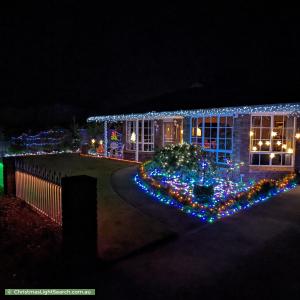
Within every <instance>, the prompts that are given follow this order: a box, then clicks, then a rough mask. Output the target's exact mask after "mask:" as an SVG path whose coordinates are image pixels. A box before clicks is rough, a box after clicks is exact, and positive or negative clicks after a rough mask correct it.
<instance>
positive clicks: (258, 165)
mask: <svg viewBox="0 0 300 300" xmlns="http://www.w3.org/2000/svg"><path fill="white" fill-rule="evenodd" d="M255 116H257V117H261V118H262V117H271V126H270V132H271V133H272V132H273V130H274V128H276V127H274V117H275V116H282V117H285V116H289V117H290V118H293V127H283V130H287V129H290V128H292V129H293V134H292V149H293V153H288V152H284V151H275V150H273V149H272V148H271V147H272V144H273V137H272V135H271V136H270V148H269V151H259V150H257V151H253V150H252V139H251V136H250V138H249V167H258V168H268V167H273V168H293V167H294V166H295V157H296V156H295V151H296V140H295V134H296V123H297V120H296V117H295V116H292V115H291V114H290V113H287V112H273V113H252V114H250V130H249V134H250V132H251V131H252V130H253V128H259V129H260V138H259V140H262V139H261V134H262V129H263V128H268V127H263V126H262V120H261V124H260V126H255V127H253V126H252V117H255ZM270 149H271V150H270ZM271 153H274V154H275V155H280V156H281V164H280V165H276V164H272V159H271V157H270V154H271ZM253 154H258V155H262V154H265V155H269V164H265V165H262V164H260V157H259V164H252V155H253ZM284 154H290V155H291V156H292V158H291V164H290V165H283V164H282V161H283V159H282V157H283V155H284Z"/></svg>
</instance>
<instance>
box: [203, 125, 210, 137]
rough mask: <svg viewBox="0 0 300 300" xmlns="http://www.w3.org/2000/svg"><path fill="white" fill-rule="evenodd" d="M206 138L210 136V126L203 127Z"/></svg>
mask: <svg viewBox="0 0 300 300" xmlns="http://www.w3.org/2000/svg"><path fill="white" fill-rule="evenodd" d="M204 136H205V137H206V138H210V128H206V127H205V135H204Z"/></svg>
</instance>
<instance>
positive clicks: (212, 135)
mask: <svg viewBox="0 0 300 300" xmlns="http://www.w3.org/2000/svg"><path fill="white" fill-rule="evenodd" d="M211 137H212V138H217V128H212V129H211Z"/></svg>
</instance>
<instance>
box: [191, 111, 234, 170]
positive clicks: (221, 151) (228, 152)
mask: <svg viewBox="0 0 300 300" xmlns="http://www.w3.org/2000/svg"><path fill="white" fill-rule="evenodd" d="M213 117H217V126H216V127H212V126H211V125H212V123H211V120H212V118H213ZM222 117H225V118H226V126H220V119H221V118H222ZM227 117H230V118H232V125H231V126H227V124H228V123H227ZM199 118H201V119H202V126H201V132H202V134H201V138H199V137H197V135H196V136H194V135H193V132H196V133H197V130H195V129H194V127H193V124H196V125H197V126H198V120H199ZM205 118H210V126H209V127H207V128H209V130H210V138H209V139H210V141H211V139H212V134H211V132H212V131H211V128H216V129H217V136H216V149H212V148H204V144H205V127H206V126H205V124H206V123H205ZM234 119H235V116H234V114H224V115H223V114H222V115H217V114H208V115H207V114H205V115H196V116H192V117H190V141H191V143H192V144H196V145H199V146H200V147H201V148H202V149H203V150H204V151H207V152H211V153H215V154H216V160H215V161H216V163H217V164H220V165H226V162H224V161H221V160H220V159H219V158H220V154H222V155H224V156H225V157H226V156H228V155H229V159H231V158H232V154H233V145H234V134H233V131H234ZM195 120H196V121H195ZM220 128H222V129H223V128H224V129H225V136H224V138H222V140H224V143H225V149H220ZM227 128H230V129H231V136H230V137H228V138H227V136H226V131H227ZM227 140H231V147H230V149H227V148H226V143H227ZM195 141H196V142H195ZM199 141H201V143H199Z"/></svg>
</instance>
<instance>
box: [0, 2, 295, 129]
mask: <svg viewBox="0 0 300 300" xmlns="http://www.w3.org/2000/svg"><path fill="white" fill-rule="evenodd" d="M8 2H10V1H8ZM23 2H25V1H20V2H11V3H10V4H9V5H10V7H8V6H6V7H1V12H0V16H1V19H0V22H1V23H0V36H1V47H0V69H1V83H0V101H1V112H0V127H4V128H6V130H12V128H13V129H14V130H17V131H18V130H19V131H20V130H25V129H30V128H31V129H37V128H46V127H50V126H54V125H66V124H69V123H70V122H71V119H72V115H76V117H77V118H78V120H79V121H80V122H82V123H83V122H84V120H85V118H86V117H88V116H89V115H95V114H99V115H100V114H114V113H122V112H140V111H146V110H160V109H163V110H172V109H177V108H199V107H201V106H206V107H207V106H209V105H214V106H216V105H232V104H240V105H243V104H248V103H264V102H278V101H279V102H285V101H297V100H298V99H300V98H299V96H300V88H299V81H300V72H299V70H300V68H299V67H300V63H299V53H300V42H299V36H300V30H299V28H300V26H299V22H300V21H299V18H298V17H297V15H296V14H295V16H292V15H291V14H290V13H289V12H287V11H285V10H284V9H281V12H280V14H278V13H277V14H275V13H274V14H272V13H271V12H270V10H269V8H266V9H265V10H264V9H263V8H262V7H259V8H257V9H256V10H250V8H248V7H244V8H236V9H235V10H231V9H228V10H227V11H226V10H223V11H221V12H218V13H217V12H214V13H212V11H211V10H209V9H208V8H205V7H202V8H201V7H200V8H196V7H195V8H193V7H188V8H184V7H175V6H170V7H164V8H162V7H161V8H160V9H157V8H154V7H150V3H149V4H148V6H146V5H145V4H144V6H141V7H135V8H130V7H126V8H123V7H119V6H117V3H116V4H115V7H113V8H112V7H110V8H108V7H104V6H102V7H96V6H95V7H92V6H88V5H83V3H84V2H82V4H81V5H79V4H76V3H75V1H73V2H71V1H69V2H66V1H40V2H43V3H39V2H28V1H26V3H23ZM38 3H39V4H38ZM99 3H100V2H99ZM1 5H2V4H1ZM2 6H3V5H2ZM161 95H165V96H161Z"/></svg>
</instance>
